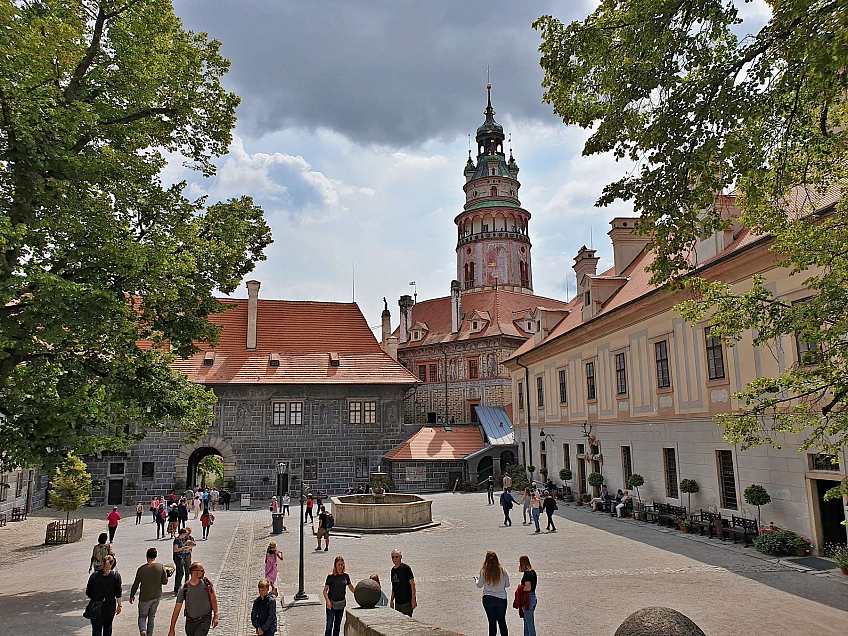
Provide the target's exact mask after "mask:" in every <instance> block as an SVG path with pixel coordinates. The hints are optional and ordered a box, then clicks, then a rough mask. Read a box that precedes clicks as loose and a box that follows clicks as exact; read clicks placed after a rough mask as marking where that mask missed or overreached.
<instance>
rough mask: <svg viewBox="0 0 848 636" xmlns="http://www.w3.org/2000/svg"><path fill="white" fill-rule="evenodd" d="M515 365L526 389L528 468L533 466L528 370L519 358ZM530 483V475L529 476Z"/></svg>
mask: <svg viewBox="0 0 848 636" xmlns="http://www.w3.org/2000/svg"><path fill="white" fill-rule="evenodd" d="M515 363H516V364H517V365H518V366H519V367H521V368H522V369H524V386H525V388H526V389H527V459H528V460H529V461H528V462H527V465H528V466H533V432H532V431H531V430H530V369H528V368H527V367H526V366H525V365H523V364H521V358H516V359H515ZM530 477H531V481H532V477H533V476H532V475H530Z"/></svg>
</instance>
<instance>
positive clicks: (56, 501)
mask: <svg viewBox="0 0 848 636" xmlns="http://www.w3.org/2000/svg"><path fill="white" fill-rule="evenodd" d="M87 468H88V467H87V466H86V465H85V462H83V461H82V460H81V459H80V458H79V457H77V456H75V455H73V454H69V455H68V456H67V457H66V458H65V461H64V463H63V464H62V465H61V466H59V467H57V468H56V474H55V475H54V477H53V483H52V485H53V488H51V489H50V505H51V506H52V507H53V508H56V509H57V510H62V511H64V512H65V513H66V515H65V521H68V520H69V519H70V517H71V513H72V512H73V511H74V510H79V509H80V508H81V507H82V506H84V505H85V502H87V501H88V499H89V497H91V488H92V486H91V475H90V474H89V473H88V472H87V471H86V469H87Z"/></svg>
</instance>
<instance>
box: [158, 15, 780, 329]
mask: <svg viewBox="0 0 848 636" xmlns="http://www.w3.org/2000/svg"><path fill="white" fill-rule="evenodd" d="M597 4H598V3H597V1H595V0H565V1H560V2H556V1H552V0H541V1H535V2H514V1H512V2H501V1H496V0H491V1H490V2H486V3H470V2H462V3H459V2H446V1H441V0H438V1H437V0H434V1H432V2H420V1H419V2H412V1H408V0H385V1H377V0H373V1H372V0H369V1H365V0H361V1H360V0H342V1H335V0H325V1H322V2H281V1H280V0H244V1H241V2H233V1H232V0H175V1H174V6H175V9H176V13H177V15H178V16H179V17H180V18H181V19H182V20H183V22H184V25H185V27H186V28H187V29H190V30H192V31H197V32H206V33H208V34H209V35H210V37H213V38H216V39H218V40H220V41H221V42H222V53H223V55H224V56H226V57H228V58H229V59H230V60H231V63H232V65H231V68H230V72H229V73H228V75H227V76H226V77H225V78H224V85H225V86H226V87H227V88H228V89H230V90H232V91H235V92H236V93H237V94H238V95H239V96H240V97H241V99H242V101H241V105H240V106H239V109H238V112H237V115H238V123H237V125H236V129H235V131H234V138H233V143H232V146H231V148H230V152H229V154H228V155H226V156H224V157H222V158H220V159H219V160H218V161H217V165H218V172H217V174H216V175H215V176H214V177H212V178H210V179H204V178H203V177H202V176H201V175H199V174H197V173H192V172H189V171H187V170H185V169H183V168H182V167H181V163H180V162H179V161H172V162H171V163H170V164H169V166H168V167H167V168H166V170H165V174H164V175H163V178H164V179H165V180H167V181H178V180H180V179H185V180H186V181H187V182H188V185H187V190H186V194H187V196H189V197H192V198H194V197H198V196H201V195H204V194H207V195H209V197H210V203H211V202H214V201H216V200H222V199H227V198H229V197H235V196H241V195H243V194H247V195H250V196H252V197H253V198H254V200H255V201H256V203H257V204H259V205H261V206H262V208H263V209H264V211H265V218H266V220H267V222H268V223H269V225H270V227H271V230H272V233H273V237H274V244H273V245H271V246H270V247H269V248H268V249H267V250H266V254H267V257H268V258H267V260H266V261H263V262H260V263H258V264H257V266H256V269H255V270H254V271H253V272H252V273H251V274H250V275H249V276H248V277H247V278H248V279H256V280H259V281H261V283H262V287H261V289H260V292H259V295H260V298H268V299H271V298H273V299H284V300H324V301H339V302H350V300H351V299H352V298H354V297H355V300H356V302H357V303H358V304H359V306H360V308H361V309H362V311H363V313H364V314H365V317H366V319H367V320H368V323H369V325H372V326H374V327H377V326H378V325H379V323H380V312H381V311H382V309H383V303H382V298H383V297H384V296H385V297H386V298H387V299H388V302H389V309H390V310H391V311H392V325H393V326H395V325H396V324H397V321H398V305H397V301H398V298H399V296H400V295H402V294H407V293H412V291H413V289H412V287H410V286H409V282H410V281H415V282H416V283H417V292H418V299H419V300H424V299H427V298H434V297H438V296H446V295H448V294H449V293H450V282H451V280H452V279H454V278H456V275H457V274H456V251H455V250H456V226H455V225H454V223H453V219H454V217H455V216H456V215H457V214H458V213H459V212H460V211H461V210H462V205H463V203H464V193H463V190H462V186H463V183H464V181H465V179H464V177H463V174H462V170H463V168H464V167H465V162H466V160H467V157H468V134H469V133H470V134H472V135H473V134H474V131H475V130H476V128H477V126H479V125H480V124H481V123H482V122H483V120H484V116H483V109H484V108H485V106H486V69H487V67H488V68H489V69H490V81H491V83H492V86H493V88H492V105H493V106H494V108H495V111H496V112H497V114H496V116H495V119H496V120H497V121H498V122H499V123H501V124H502V125H503V126H504V131H505V133H506V134H510V133H511V134H512V141H513V150H514V156H515V159H516V161H517V162H518V165H519V167H520V169H521V171H520V174H519V180H520V181H521V184H522V186H521V189H520V191H519V198H520V199H521V202H522V207H524V208H525V209H526V210H528V211H529V212H530V214H531V215H532V216H531V220H530V226H529V229H530V239H531V241H532V246H533V247H532V256H531V258H532V268H533V283H534V292H535V293H536V294H538V295H541V296H548V297H553V298H559V299H567V298H570V297H572V296H573V295H574V292H575V281H574V272H573V270H572V269H571V267H572V265H573V258H574V256H575V255H576V253H577V250H578V249H579V248H580V246H581V245H584V244H585V245H589V246H592V247H594V248H595V249H596V250H597V251H598V256H599V257H600V258H601V261H600V263H599V265H598V271H603V270H605V269H607V268H608V267H610V266H611V265H612V248H611V245H610V242H609V237H608V236H606V233H607V232H608V231H609V221H610V220H611V219H612V218H613V217H614V216H628V215H632V208H631V207H630V206H629V205H628V204H626V203H617V204H614V205H613V206H610V207H607V208H598V207H595V205H594V203H595V201H596V200H597V198H598V197H599V196H600V195H601V191H602V189H603V186H604V185H606V184H607V183H610V182H612V181H614V180H616V179H618V178H620V177H621V176H622V175H623V174H624V173H625V172H626V171H627V170H628V169H629V165H628V164H624V163H617V162H616V161H615V160H614V158H612V157H611V156H593V157H583V156H582V155H581V151H582V148H583V143H584V142H585V140H586V138H587V137H588V135H589V132H587V131H583V130H580V129H579V128H576V127H565V126H564V125H563V124H562V121H561V120H560V119H559V118H558V117H556V116H555V115H554V114H553V112H552V108H551V106H550V105H547V104H543V103H542V88H541V82H542V78H543V73H542V69H541V67H540V66H539V58H540V54H539V52H538V47H539V44H540V37H539V34H538V32H536V31H535V30H533V28H532V23H533V21H534V20H535V19H537V18H538V17H539V16H541V15H546V14H550V15H553V16H555V17H557V18H558V19H560V20H561V21H563V22H565V21H569V22H570V21H572V20H580V19H583V18H585V17H586V16H587V15H588V14H589V13H591V12H592V11H593V10H594V8H595V7H596V6H597ZM741 8H742V9H743V11H744V14H743V15H745V17H748V18H751V20H752V22H754V23H756V22H762V21H764V20H765V18H766V16H767V15H768V9H767V7H766V5H765V4H764V1H763V0H755V1H754V2H753V3H746V4H744V5H741ZM354 280H355V285H354ZM233 295H234V296H235V297H241V298H244V297H246V295H247V294H246V290H245V288H244V285H242V286H241V287H240V288H239V290H237V291H236V292H235V293H234V294H233ZM377 333H378V334H379V330H377Z"/></svg>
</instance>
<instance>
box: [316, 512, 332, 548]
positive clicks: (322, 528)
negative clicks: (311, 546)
mask: <svg viewBox="0 0 848 636" xmlns="http://www.w3.org/2000/svg"><path fill="white" fill-rule="evenodd" d="M318 510H320V512H319V513H318V547H317V548H315V549H316V550H320V549H321V537H324V542H325V545H324V552H326V551H327V550H329V549H330V529H329V528H328V527H327V510H326V509H325V508H324V505H323V504H322V505H320V506H318Z"/></svg>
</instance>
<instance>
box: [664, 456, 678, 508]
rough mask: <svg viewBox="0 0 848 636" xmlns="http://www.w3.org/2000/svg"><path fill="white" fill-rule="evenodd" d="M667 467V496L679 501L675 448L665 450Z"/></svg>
mask: <svg viewBox="0 0 848 636" xmlns="http://www.w3.org/2000/svg"><path fill="white" fill-rule="evenodd" d="M663 464H664V465H665V496H666V497H671V498H672V499H677V496H678V495H677V458H676V457H675V453H674V449H673V448H664V449H663Z"/></svg>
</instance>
